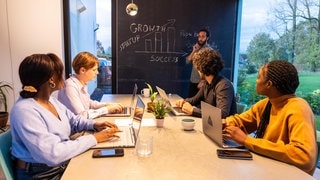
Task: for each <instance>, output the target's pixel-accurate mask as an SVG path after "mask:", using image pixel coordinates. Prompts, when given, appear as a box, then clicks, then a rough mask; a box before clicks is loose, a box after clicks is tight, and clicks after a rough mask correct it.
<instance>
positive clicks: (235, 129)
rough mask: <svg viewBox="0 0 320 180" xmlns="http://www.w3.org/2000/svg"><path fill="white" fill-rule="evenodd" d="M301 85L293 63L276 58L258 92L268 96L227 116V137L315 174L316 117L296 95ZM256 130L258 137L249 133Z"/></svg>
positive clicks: (261, 72)
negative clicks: (245, 108)
mask: <svg viewBox="0 0 320 180" xmlns="http://www.w3.org/2000/svg"><path fill="white" fill-rule="evenodd" d="M298 86H299V77H298V72H297V70H296V68H295V67H294V66H293V65H292V64H291V63H289V62H287V61H283V60H275V61H271V62H269V63H267V64H265V65H264V66H262V67H261V69H260V70H259V73H258V77H257V80H256V91H257V93H258V94H260V95H265V96H266V98H265V99H262V100H261V101H259V102H257V103H256V104H254V105H252V107H251V108H250V109H249V110H247V111H246V112H244V113H242V114H240V115H238V114H236V115H233V116H229V117H227V118H226V119H225V123H226V124H225V126H226V127H225V129H224V132H225V134H224V136H225V137H227V138H230V139H233V140H234V141H236V142H238V143H239V144H242V145H244V146H245V147H246V148H247V149H249V150H250V151H252V152H255V153H257V154H260V155H263V156H266V157H270V158H273V159H276V160H279V161H282V162H285V163H288V164H292V165H295V166H296V167H298V168H300V169H301V170H303V171H305V172H306V173H309V174H310V175H312V174H313V173H314V170H315V165H316V160H317V142H316V128H315V117H314V114H313V112H312V110H311V108H310V106H309V104H308V103H307V102H306V101H305V100H304V99H302V98H300V97H297V96H296V95H295V94H294V93H295V91H296V89H297V87H298ZM254 132H255V133H256V135H255V137H252V136H250V135H249V134H251V133H254Z"/></svg>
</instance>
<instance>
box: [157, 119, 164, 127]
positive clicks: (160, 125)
mask: <svg viewBox="0 0 320 180" xmlns="http://www.w3.org/2000/svg"><path fill="white" fill-rule="evenodd" d="M163 124H164V118H163V119H156V125H157V127H158V128H163Z"/></svg>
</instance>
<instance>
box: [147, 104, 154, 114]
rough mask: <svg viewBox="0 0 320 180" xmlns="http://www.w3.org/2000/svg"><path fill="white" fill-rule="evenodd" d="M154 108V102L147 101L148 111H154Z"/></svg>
mask: <svg viewBox="0 0 320 180" xmlns="http://www.w3.org/2000/svg"><path fill="white" fill-rule="evenodd" d="M153 109H154V103H153V102H148V103H147V111H148V112H153Z"/></svg>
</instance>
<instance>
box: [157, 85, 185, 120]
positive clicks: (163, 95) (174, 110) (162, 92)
mask: <svg viewBox="0 0 320 180" xmlns="http://www.w3.org/2000/svg"><path fill="white" fill-rule="evenodd" d="M156 88H157V91H158V92H159V95H160V97H161V98H162V99H163V100H164V101H165V102H166V103H167V104H168V105H169V108H170V110H171V112H172V113H173V114H174V115H176V116H187V114H185V113H184V112H182V109H181V108H180V107H177V106H173V105H172V104H171V102H170V99H169V97H168V95H167V93H166V91H165V90H163V89H161V88H160V87H158V86H156Z"/></svg>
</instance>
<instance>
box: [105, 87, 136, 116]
mask: <svg viewBox="0 0 320 180" xmlns="http://www.w3.org/2000/svg"><path fill="white" fill-rule="evenodd" d="M137 90H138V86H137V84H134V87H133V92H132V97H131V103H130V106H125V107H123V111H122V112H120V113H108V114H103V115H101V116H103V117H129V116H131V111H132V110H133V108H134V100H135V97H136V95H137Z"/></svg>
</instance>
